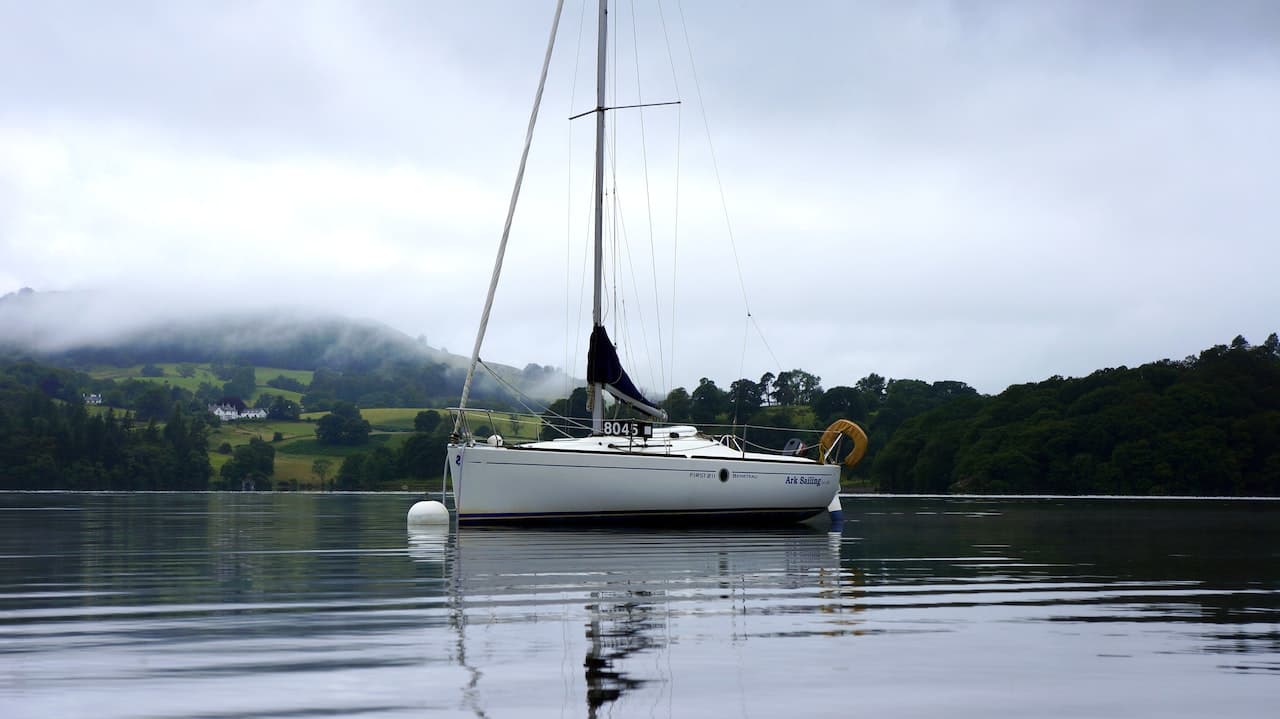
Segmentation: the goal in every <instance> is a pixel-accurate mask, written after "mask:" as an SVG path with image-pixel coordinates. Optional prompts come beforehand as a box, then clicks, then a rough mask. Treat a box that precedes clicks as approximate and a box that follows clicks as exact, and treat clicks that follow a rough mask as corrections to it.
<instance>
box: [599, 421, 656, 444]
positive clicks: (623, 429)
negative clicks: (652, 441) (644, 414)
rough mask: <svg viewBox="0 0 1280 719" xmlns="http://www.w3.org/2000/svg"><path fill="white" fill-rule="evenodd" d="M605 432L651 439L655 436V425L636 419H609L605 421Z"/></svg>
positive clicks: (609, 434) (618, 435)
mask: <svg viewBox="0 0 1280 719" xmlns="http://www.w3.org/2000/svg"><path fill="white" fill-rule="evenodd" d="M604 433H605V434H606V435H608V436H610V437H632V438H635V439H649V438H650V437H652V436H653V425H652V424H650V423H649V422H638V421H636V420H634V419H607V420H605V421H604Z"/></svg>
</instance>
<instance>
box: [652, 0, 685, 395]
mask: <svg viewBox="0 0 1280 719" xmlns="http://www.w3.org/2000/svg"><path fill="white" fill-rule="evenodd" d="M657 5H658V20H659V22H660V23H661V24H662V40H663V42H664V44H665V45H666V48H667V67H670V68H671V84H672V86H673V87H674V88H675V91H676V98H677V99H680V100H683V98H682V97H681V95H680V78H679V76H678V74H677V73H676V60H675V55H674V54H672V52H671V33H670V32H669V31H668V30H667V16H666V14H665V13H663V12H662V0H658V2H657ZM683 108H684V105H683V103H681V104H680V105H677V106H676V177H675V199H674V210H673V217H672V229H671V355H670V357H671V359H670V362H669V364H668V365H667V376H668V377H670V378H671V383H672V384H673V385H674V384H675V381H676V374H675V373H676V287H677V284H676V273H677V271H678V269H679V267H680V263H679V261H678V260H679V255H680V147H681V138H682V132H681V130H682V120H683V118H684V114H683V113H684V109H683Z"/></svg>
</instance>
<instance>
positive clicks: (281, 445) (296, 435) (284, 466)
mask: <svg viewBox="0 0 1280 719" xmlns="http://www.w3.org/2000/svg"><path fill="white" fill-rule="evenodd" d="M397 411H400V410H393V412H397ZM417 411H418V410H414V414H415V415H416V414H417ZM315 414H317V415H318V416H323V414H324V413H315ZM409 428H410V431H407V432H374V433H373V434H370V435H369V443H368V444H362V445H358V446H354V447H348V446H332V445H323V444H320V443H319V442H318V441H316V425H315V422H306V421H299V422H287V421H272V420H268V421H265V422H258V421H251V422H223V423H222V426H220V427H218V429H217V430H215V431H214V432H212V433H210V435H209V462H210V464H212V465H213V471H214V473H215V474H216V473H217V472H218V471H219V470H220V469H222V465H224V464H226V463H227V460H229V459H230V458H231V457H230V455H226V454H222V453H220V452H218V451H217V449H218V447H220V446H222V444H223V443H226V444H229V445H231V448H232V451H234V450H235V448H236V447H239V446H242V445H246V444H248V443H249V440H251V439H253V438H255V437H256V438H258V439H261V440H262V441H264V442H271V446H273V447H275V449H276V460H275V470H276V471H275V476H274V477H273V480H274V481H275V482H276V483H277V484H278V483H280V482H290V483H294V482H296V483H297V484H296V486H298V487H300V488H308V487H311V488H318V487H316V486H315V485H317V484H318V481H317V479H316V476H315V475H314V474H312V472H311V466H312V464H313V463H314V462H315V460H317V459H327V460H329V461H330V467H329V476H328V480H327V481H332V479H333V476H334V475H335V474H337V472H338V468H339V467H341V466H342V460H343V459H344V458H346V457H348V456H350V455H352V454H356V453H357V452H368V451H369V450H371V449H373V448H375V447H380V446H381V447H387V448H389V449H397V448H399V447H400V445H402V444H404V442H405V440H407V439H408V438H409V437H410V436H411V435H412V434H413V432H412V428H413V419H412V417H411V418H410V420H409ZM276 432H279V433H280V434H281V435H282V437H283V438H282V439H281V440H280V441H278V442H272V438H273V437H274V436H275V433H276ZM398 488H399V487H398V486H397V487H393V488H392V489H398Z"/></svg>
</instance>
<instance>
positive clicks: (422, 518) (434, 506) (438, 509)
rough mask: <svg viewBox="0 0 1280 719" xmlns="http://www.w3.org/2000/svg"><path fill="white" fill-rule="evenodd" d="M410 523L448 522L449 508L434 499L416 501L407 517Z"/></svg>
mask: <svg viewBox="0 0 1280 719" xmlns="http://www.w3.org/2000/svg"><path fill="white" fill-rule="evenodd" d="M407 519H408V520H409V524H416V525H423V524H448V523H449V510H448V509H447V508H445V506H444V505H443V504H441V503H440V502H437V501H435V500H434V499H430V500H426V501H423V502H415V503H414V505H413V506H412V507H410V508H409V516H408V517H407Z"/></svg>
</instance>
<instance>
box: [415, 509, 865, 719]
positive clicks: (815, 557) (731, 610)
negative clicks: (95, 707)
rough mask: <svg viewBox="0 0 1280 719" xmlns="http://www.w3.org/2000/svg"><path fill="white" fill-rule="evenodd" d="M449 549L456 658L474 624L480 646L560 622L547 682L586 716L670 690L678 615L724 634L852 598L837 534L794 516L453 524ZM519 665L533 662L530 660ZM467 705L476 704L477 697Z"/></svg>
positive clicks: (847, 604)
mask: <svg viewBox="0 0 1280 719" xmlns="http://www.w3.org/2000/svg"><path fill="white" fill-rule="evenodd" d="M410 543H411V545H418V546H420V545H422V544H424V542H423V540H422V539H421V535H420V534H419V531H418V530H412V531H411V532H410ZM419 558H420V559H426V558H427V557H425V556H422V555H419ZM451 559H452V560H453V562H452V566H451V567H450V568H449V574H450V577H451V580H452V583H451V587H450V590H451V592H453V593H454V600H455V605H454V606H455V614H454V625H455V627H456V628H457V629H458V631H459V640H458V655H459V657H460V661H463V663H464V664H465V663H466V662H465V657H466V656H467V655H468V648H467V644H468V643H469V642H470V641H471V639H472V638H474V637H475V636H476V635H477V634H481V635H482V639H481V641H482V643H483V644H484V645H485V646H486V650H487V651H490V650H495V649H496V651H497V652H499V653H501V651H502V649H501V647H500V645H498V646H495V644H494V643H493V642H492V636H491V633H492V632H493V631H494V630H495V629H497V628H501V627H507V626H509V625H511V624H523V625H526V626H527V625H538V624H542V625H552V626H554V625H557V624H559V625H562V626H560V631H561V632H562V636H561V637H560V639H561V647H560V652H559V653H560V656H559V657H558V661H557V666H556V670H557V671H558V672H560V675H559V676H557V677H555V678H550V677H548V678H547V681H548V682H551V681H552V680H553V679H554V680H556V681H557V683H558V684H560V685H561V686H562V687H564V689H565V691H566V699H568V697H570V696H572V695H575V694H576V695H578V696H581V697H584V698H585V701H586V706H587V716H592V717H594V716H597V715H599V714H601V713H611V712H612V710H613V707H611V706H610V705H612V704H613V703H615V702H618V701H619V700H620V699H622V698H623V697H624V696H625V695H626V694H627V693H628V692H631V691H632V690H636V689H639V688H641V687H646V688H649V686H646V685H650V686H652V691H651V692H650V693H651V694H652V695H653V696H652V697H651V701H655V702H658V703H661V702H662V701H663V700H664V699H665V700H666V701H668V702H669V701H671V700H672V698H673V697H674V693H675V691H676V690H677V688H678V686H679V684H680V682H679V681H677V678H676V677H675V676H673V674H672V673H671V656H670V650H671V645H672V643H673V642H675V641H679V640H677V639H676V638H674V637H673V635H672V632H673V627H674V626H675V625H679V624H681V623H682V622H683V621H686V620H688V621H696V622H697V623H699V624H704V623H713V624H717V625H724V626H725V627H726V628H727V629H729V630H730V634H729V635H728V637H727V639H728V641H729V642H730V643H735V642H740V641H744V640H745V639H747V638H748V636H749V634H750V632H749V630H748V622H747V617H749V616H750V615H751V614H753V613H757V612H759V613H763V614H767V615H773V616H779V617H781V616H783V615H786V614H802V615H805V616H810V617H812V616H824V617H828V618H829V617H830V616H832V615H838V614H842V613H845V612H848V611H853V610H854V609H856V607H854V606H853V604H852V590H851V589H848V587H847V586H846V585H848V586H851V585H852V584H853V583H854V582H856V574H855V573H853V572H852V571H847V570H842V569H841V568H840V556H839V537H838V535H837V536H836V537H834V538H829V537H828V535H827V534H825V533H824V532H822V531H815V530H813V529H809V528H804V527H800V528H795V529H789V530H782V531H766V532H761V531H751V532H732V531H724V530H716V531H688V530H686V531H677V532H651V531H650V532H619V531H599V530H597V531H591V530H544V531H520V530H483V529H467V528H463V529H461V530H460V531H459V532H458V534H457V536H456V541H455V545H454V548H453V553H452V555H451ZM847 589H848V590H847ZM846 590H847V591H846ZM815 612H817V614H815ZM574 625H577V626H580V627H581V633H580V636H581V637H582V638H583V639H584V640H585V645H586V646H585V648H584V649H582V650H581V651H582V654H581V655H580V656H582V657H583V658H582V660H581V667H582V675H581V684H580V685H579V684H578V683H577V677H572V678H571V677H568V676H565V675H564V670H565V668H566V666H567V665H568V664H569V663H570V662H571V658H570V657H572V656H574V646H573V645H574V641H573V637H572V636H571V634H570V632H571V627H572V626H574ZM794 626H795V625H792V626H789V628H788V630H787V631H786V632H784V633H792V631H793V629H794ZM478 627H483V630H480V631H478ZM498 631H499V632H500V631H501V629H498ZM769 633H770V634H772V633H774V632H772V631H771V632H769ZM821 633H824V634H829V633H831V630H830V629H829V628H827V629H823V630H821ZM683 639H684V640H686V641H702V638H700V637H697V636H691V637H684V638H683ZM525 641H528V640H527V639H526V640H525ZM537 643H539V644H542V643H543V642H542V641H539V642H537ZM498 659H499V662H500V663H501V661H502V659H501V657H498ZM546 666H550V663H545V664H544V667H543V668H545V667H546ZM469 669H470V671H471V676H472V683H471V684H470V685H469V687H468V690H469V699H470V700H474V701H477V702H478V701H479V697H480V696H481V694H482V693H483V692H480V691H477V689H478V684H479V681H480V677H481V676H482V674H483V672H482V671H481V670H480V669H478V668H476V667H470V668H469ZM642 669H643V672H642ZM524 671H526V672H531V673H534V674H537V673H539V672H538V668H534V667H525V668H524ZM693 681H694V682H698V681H700V679H699V678H696V677H695V678H693ZM499 691H505V689H499ZM472 709H473V710H475V711H476V713H477V714H484V713H485V709H484V707H483V706H481V705H480V704H478V703H476V704H474V705H473V706H472Z"/></svg>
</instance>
